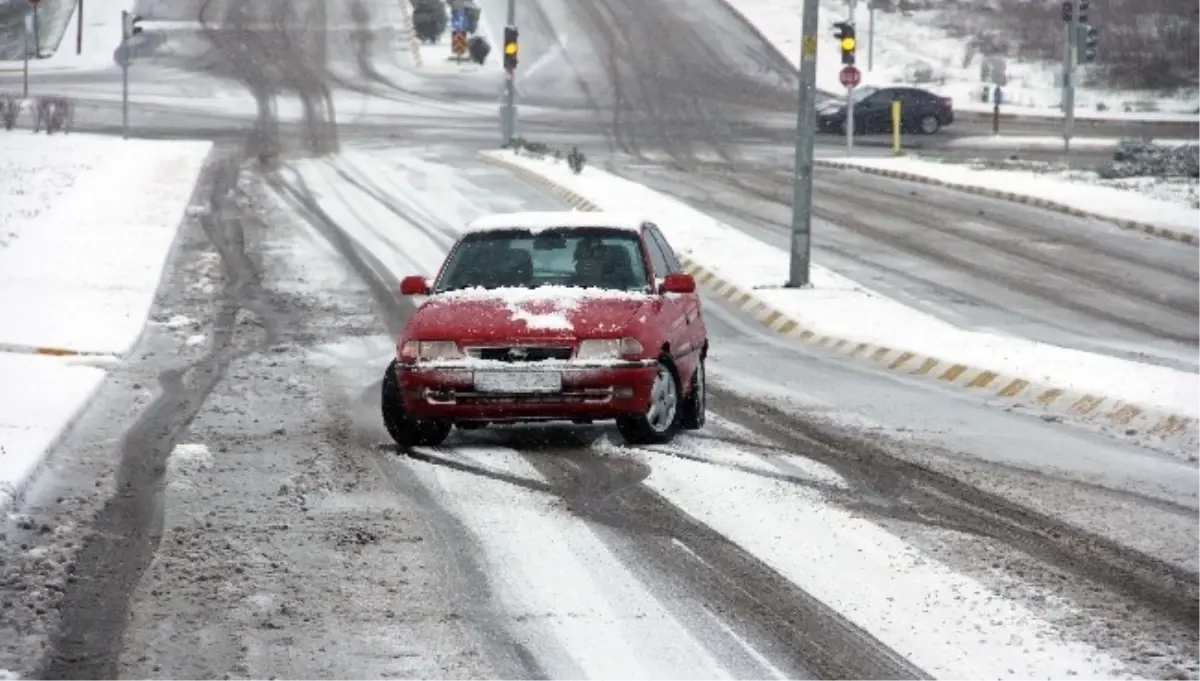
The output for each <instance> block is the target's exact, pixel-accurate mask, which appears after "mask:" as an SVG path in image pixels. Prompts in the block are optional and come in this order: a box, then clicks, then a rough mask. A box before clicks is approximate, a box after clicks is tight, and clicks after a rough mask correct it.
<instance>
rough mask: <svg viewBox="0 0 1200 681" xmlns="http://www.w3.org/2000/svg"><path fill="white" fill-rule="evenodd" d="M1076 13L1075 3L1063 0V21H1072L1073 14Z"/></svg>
mask: <svg viewBox="0 0 1200 681" xmlns="http://www.w3.org/2000/svg"><path fill="white" fill-rule="evenodd" d="M1074 13H1075V3H1073V2H1071V0H1063V21H1065V22H1067V23H1071V15H1073V14H1074Z"/></svg>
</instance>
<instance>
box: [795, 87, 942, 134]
mask: <svg viewBox="0 0 1200 681" xmlns="http://www.w3.org/2000/svg"><path fill="white" fill-rule="evenodd" d="M895 100H900V129H901V131H902V132H909V133H913V132H915V133H921V134H925V135H932V134H934V133H935V132H937V131H938V130H941V129H942V128H944V127H946V126H947V125H950V124H951V123H953V122H954V102H953V101H951V100H950V98H949V97H942V96H940V95H936V94H934V93H932V92H929V91H928V90H922V89H921V88H916V87H908V86H903V85H896V86H889V87H874V86H870V85H864V86H861V87H857V88H855V89H854V134H856V135H869V134H879V133H890V132H891V131H892V102H893V101H895ZM817 130H818V131H820V132H831V133H835V134H838V135H845V134H846V130H847V125H846V100H845V99H839V100H834V101H830V102H825V103H824V104H819V105H817Z"/></svg>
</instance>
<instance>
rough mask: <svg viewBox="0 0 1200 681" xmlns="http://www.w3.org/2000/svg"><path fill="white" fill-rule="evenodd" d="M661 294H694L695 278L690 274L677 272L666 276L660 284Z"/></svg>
mask: <svg viewBox="0 0 1200 681" xmlns="http://www.w3.org/2000/svg"><path fill="white" fill-rule="evenodd" d="M662 292H663V293H695V292H696V278H695V277H693V276H692V275H690V274H680V273H678V272H676V273H673V274H668V275H667V276H666V278H665V279H663V283H662Z"/></svg>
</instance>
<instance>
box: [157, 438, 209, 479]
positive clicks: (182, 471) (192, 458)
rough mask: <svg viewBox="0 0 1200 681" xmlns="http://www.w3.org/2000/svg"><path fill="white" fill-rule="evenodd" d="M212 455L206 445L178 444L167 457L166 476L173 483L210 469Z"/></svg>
mask: <svg viewBox="0 0 1200 681" xmlns="http://www.w3.org/2000/svg"><path fill="white" fill-rule="evenodd" d="M212 465H213V455H212V452H211V451H210V450H209V448H208V446H207V445H204V444H192V443H180V444H177V445H175V447H174V449H172V450H171V454H170V455H169V456H168V457H167V474H168V475H169V476H171V478H172V479H173V481H180V480H181V479H183V478H186V477H188V476H191V475H195V474H197V473H199V472H202V471H206V470H208V469H210V468H212Z"/></svg>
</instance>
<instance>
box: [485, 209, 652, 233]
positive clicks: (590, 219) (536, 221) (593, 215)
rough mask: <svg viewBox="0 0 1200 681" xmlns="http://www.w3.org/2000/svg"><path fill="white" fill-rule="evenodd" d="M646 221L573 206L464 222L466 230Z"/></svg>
mask: <svg viewBox="0 0 1200 681" xmlns="http://www.w3.org/2000/svg"><path fill="white" fill-rule="evenodd" d="M645 221H646V219H645V218H644V217H642V216H640V215H637V214H635V213H618V212H611V213H610V212H604V211H576V210H557V211H531V212H525V213H496V214H495V215H486V216H484V217H481V218H479V219H477V220H475V221H474V222H472V223H471V224H469V225H467V231H468V232H487V231H492V230H499V229H528V230H529V231H531V232H538V231H541V230H544V229H553V228H555V227H608V228H612V229H627V230H629V231H638V230H639V229H641V227H642V223H643V222H645Z"/></svg>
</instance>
